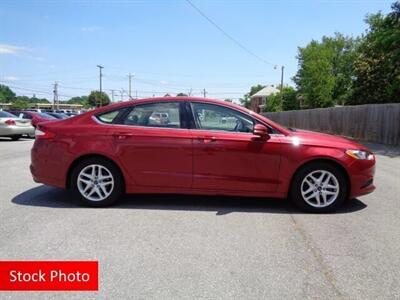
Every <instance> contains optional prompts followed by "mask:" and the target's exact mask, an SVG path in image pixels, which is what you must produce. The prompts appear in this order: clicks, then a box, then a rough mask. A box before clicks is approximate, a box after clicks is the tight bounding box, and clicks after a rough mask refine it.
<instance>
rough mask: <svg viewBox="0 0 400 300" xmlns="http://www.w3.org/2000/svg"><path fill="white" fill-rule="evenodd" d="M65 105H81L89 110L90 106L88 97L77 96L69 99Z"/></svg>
mask: <svg viewBox="0 0 400 300" xmlns="http://www.w3.org/2000/svg"><path fill="white" fill-rule="evenodd" d="M66 103H67V104H81V105H83V107H84V108H90V107H91V105H90V104H89V97H88V96H78V97H72V98H71V99H69V100H67V102H66Z"/></svg>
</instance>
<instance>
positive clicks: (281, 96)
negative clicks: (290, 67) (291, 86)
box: [281, 66, 285, 102]
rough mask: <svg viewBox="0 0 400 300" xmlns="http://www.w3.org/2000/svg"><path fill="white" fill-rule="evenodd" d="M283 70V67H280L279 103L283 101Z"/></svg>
mask: <svg viewBox="0 0 400 300" xmlns="http://www.w3.org/2000/svg"><path fill="white" fill-rule="evenodd" d="M284 69H285V66H282V67H281V102H282V101H283V71H284Z"/></svg>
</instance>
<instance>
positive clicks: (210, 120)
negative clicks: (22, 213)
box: [31, 97, 375, 212]
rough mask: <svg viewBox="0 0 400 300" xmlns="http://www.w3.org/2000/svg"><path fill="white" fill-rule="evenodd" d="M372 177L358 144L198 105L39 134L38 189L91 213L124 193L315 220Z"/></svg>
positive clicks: (135, 104)
mask: <svg viewBox="0 0 400 300" xmlns="http://www.w3.org/2000/svg"><path fill="white" fill-rule="evenodd" d="M159 115H165V116H168V118H164V119H165V120H164V119H163V121H161V119H160V118H157V116H159ZM374 171H375V157H374V155H373V154H372V153H371V152H370V151H369V150H368V149H367V148H365V147H364V146H362V145H359V144H357V143H355V142H353V141H350V140H347V139H344V138H341V137H336V136H332V135H327V134H321V133H315V132H310V131H304V130H296V129H287V128H284V127H282V126H280V125H278V124H276V123H274V122H272V121H270V120H269V119H266V118H265V117H263V116H261V115H258V114H256V113H254V112H252V111H249V110H247V109H245V108H243V107H240V106H237V105H234V104H231V103H228V102H224V101H220V100H211V99H204V98H191V97H187V98H186V97H164V98H150V99H142V100H136V101H129V102H122V103H118V104H113V105H110V106H106V107H102V108H99V109H96V110H93V111H90V112H88V113H85V114H83V115H80V116H77V117H75V118H71V119H66V120H62V121H59V122H48V123H44V124H40V125H39V126H38V128H37V129H36V140H35V144H34V146H33V148H32V164H31V172H32V175H33V178H34V180H35V181H36V182H41V183H44V184H48V185H53V186H56V187H60V188H66V189H72V190H73V191H74V192H75V193H76V195H77V196H78V197H79V198H80V199H81V200H82V201H83V202H84V203H86V204H88V205H91V206H104V205H110V204H112V203H114V202H115V201H116V200H117V199H118V198H119V197H120V196H121V195H122V194H123V193H175V194H178V193H179V194H204V195H237V196H256V197H274V198H286V197H289V198H290V199H292V201H293V202H294V203H295V204H296V205H297V206H299V207H300V208H302V209H304V210H308V211H313V212H327V211H331V210H334V209H336V208H337V207H339V206H340V205H341V204H342V203H343V202H344V201H345V200H346V199H348V198H354V197H357V196H361V195H364V194H367V193H370V192H372V191H373V190H374V189H375V186H374V185H373V175H374Z"/></svg>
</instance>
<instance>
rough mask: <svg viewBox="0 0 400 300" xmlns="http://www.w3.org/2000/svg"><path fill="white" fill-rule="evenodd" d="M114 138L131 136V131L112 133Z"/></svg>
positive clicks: (119, 138) (120, 138)
mask: <svg viewBox="0 0 400 300" xmlns="http://www.w3.org/2000/svg"><path fill="white" fill-rule="evenodd" d="M112 136H113V137H114V138H116V139H118V140H124V139H127V138H130V137H132V136H133V133H129V132H117V133H113V135H112Z"/></svg>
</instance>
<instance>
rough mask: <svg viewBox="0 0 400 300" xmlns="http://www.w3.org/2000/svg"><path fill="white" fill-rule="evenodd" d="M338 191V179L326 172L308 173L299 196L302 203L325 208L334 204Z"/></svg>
mask: <svg viewBox="0 0 400 300" xmlns="http://www.w3.org/2000/svg"><path fill="white" fill-rule="evenodd" d="M339 191H340V186H339V181H338V179H337V178H336V177H335V175H333V174H332V173H331V172H329V171H326V170H316V171H313V172H311V173H309V174H308V175H306V176H305V177H304V179H303V181H302V183H301V195H302V196H303V199H304V201H305V202H307V204H309V205H311V206H313V207H317V208H322V207H327V206H329V205H331V204H332V203H333V202H335V200H336V199H337V197H338V195H339Z"/></svg>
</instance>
